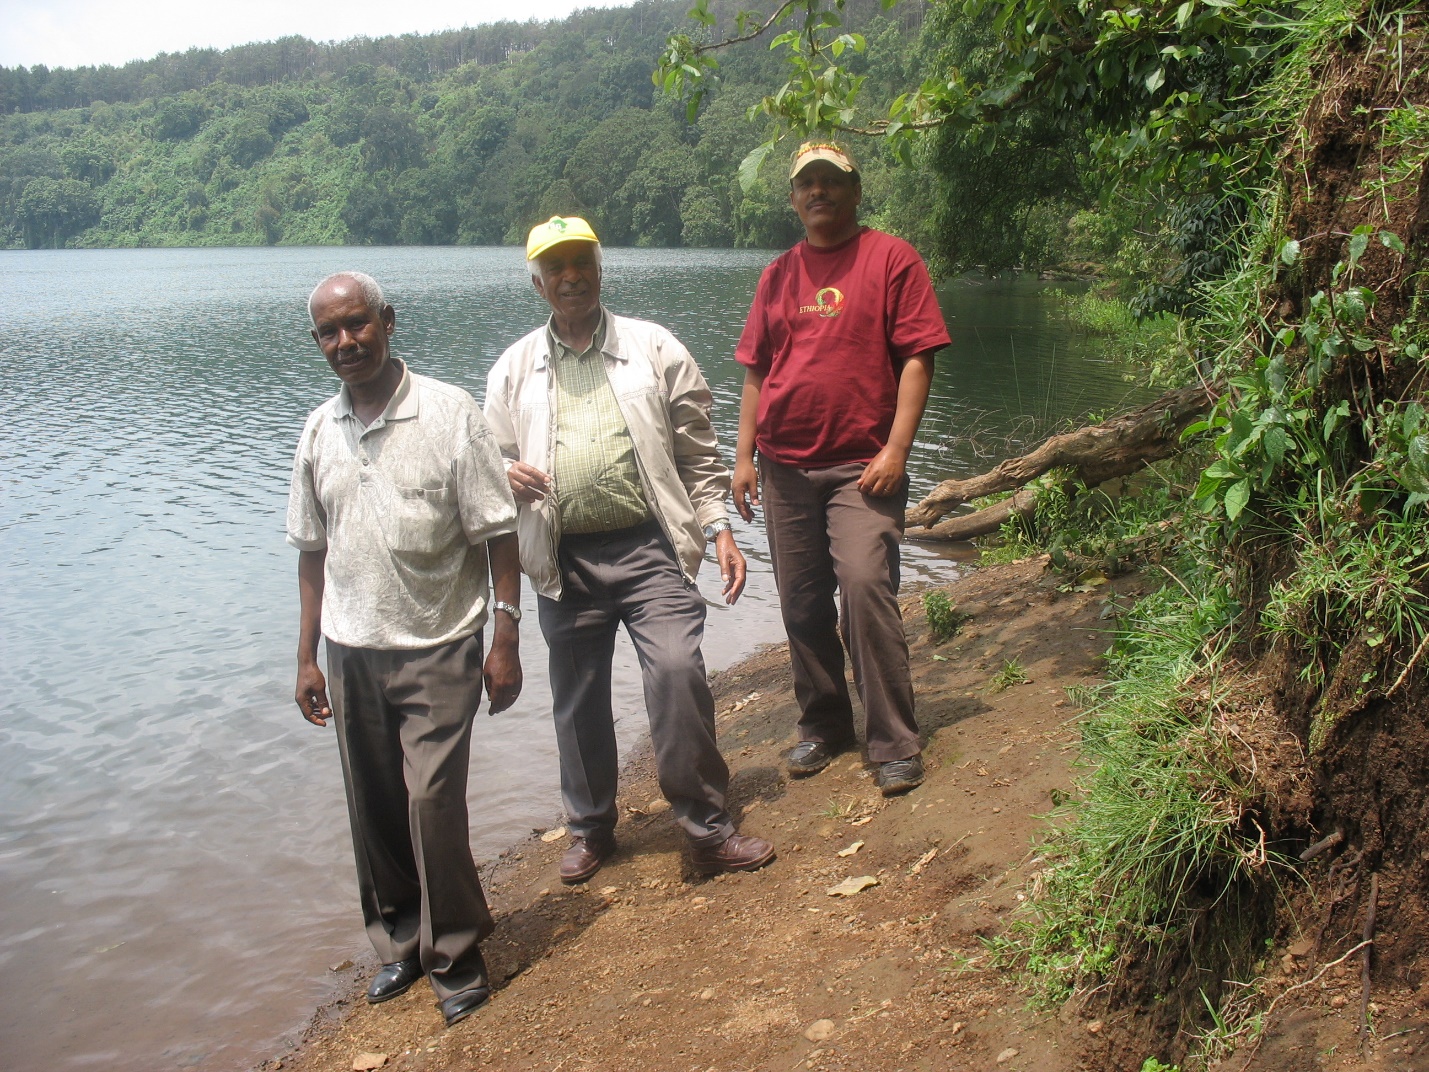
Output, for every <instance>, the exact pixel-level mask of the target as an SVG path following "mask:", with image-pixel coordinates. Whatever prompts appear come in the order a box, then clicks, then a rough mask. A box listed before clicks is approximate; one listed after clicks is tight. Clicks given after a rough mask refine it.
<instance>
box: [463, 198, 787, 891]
mask: <svg viewBox="0 0 1429 1072" xmlns="http://www.w3.org/2000/svg"><path fill="white" fill-rule="evenodd" d="M526 257H527V266H528V268H529V269H530V272H531V279H532V282H533V283H534V284H535V287H536V291H537V292H538V293H539V294H540V295H541V297H542V298H544V299H545V300H546V302H547V303H548V304H549V305H550V307H551V316H550V319H549V320H548V321H547V322H546V323H545V324H544V325H543V326H542V327H539V328H537V329H536V330H535V331H533V332H531V333H530V334H528V335H526V336H525V337H524V338H522V339H520V340H519V341H517V342H516V343H515V344H514V345H512V346H511V347H510V348H509V349H508V350H507V351H506V352H505V353H504V354H502V355H501V357H500V358H499V359H498V360H497V362H496V364H495V365H494V366H493V367H492V370H491V373H490V374H489V376H488V378H487V385H486V410H485V411H486V419H487V422H488V423H489V424H490V425H491V428H492V431H493V432H494V433H495V435H496V439H497V443H498V444H499V446H500V448H501V452H502V454H503V456H504V457H505V459H506V462H507V476H508V479H509V481H510V485H511V491H512V494H513V495H514V496H515V498H516V504H517V535H518V538H519V542H520V552H521V567H522V569H523V571H524V572H525V573H526V575H527V576H528V577H530V578H531V584H532V586H533V587H534V588H535V590H536V593H537V606H538V609H539V612H540V621H541V631H542V633H543V634H544V635H545V638H546V642H547V644H548V645H549V646H550V680H551V693H552V699H553V707H554V711H553V714H554V717H555V724H556V743H557V746H558V748H559V750H560V761H561V794H562V797H563V800H564V803H565V808H566V815H567V818H568V820H569V824H570V829H571V833H572V835H573V840H572V843H571V845H570V847H569V848H568V849H567V850H566V853H565V855H564V856H563V857H562V860H561V880H562V881H563V882H566V883H568V884H573V883H578V882H584V881H586V880H587V879H589V878H590V877H591V876H592V875H594V874H595V873H596V871H598V870H599V869H600V867H601V865H602V864H603V863H604V862H605V861H606V859H608V858H609V856H610V855H611V853H612V852H614V851H615V822H616V808H615V792H616V782H617V775H618V758H617V754H616V742H615V724H614V717H613V712H612V710H611V698H610V680H611V658H612V655H613V653H614V646H615V634H616V631H617V629H618V628H619V626H620V625H621V624H624V626H625V629H626V632H627V633H628V634H629V636H630V639H631V641H632V643H633V644H634V645H635V649H636V652H637V654H638V655H639V658H640V666H641V673H642V677H643V684H644V688H645V707H646V712H647V714H648V716H649V719H650V738H651V743H652V746H653V749H654V753H655V762H656V768H657V771H658V774H659V779H660V789H661V791H662V792H663V793H664V794H665V797H666V799H667V800H669V802H670V805H671V808H672V810H673V812H674V815H675V818H676V819H677V820H678V821H679V823H680V825H681V827H683V828H684V831H685V833H686V835H688V837H689V839H690V847H691V852H692V856H693V859H694V863H695V867H696V868H697V869H699V870H700V871H703V872H705V873H707V874H714V873H716V872H719V871H725V870H741V871H748V870H754V869H755V868H758V867H762V866H764V865H765V864H766V863H768V862H769V861H770V860H771V859H773V858H774V849H773V847H772V846H771V845H770V844H769V843H768V842H767V841H764V840H763V839H761V838H756V837H748V836H745V835H741V834H738V833H736V832H735V828H734V823H733V820H732V819H731V818H730V815H729V811H728V809H727V808H726V806H725V793H726V791H727V789H728V785H729V768H728V767H727V766H726V765H725V762H724V759H723V757H721V755H720V753H719V749H718V747H717V746H716V744H715V722H714V699H713V697H712V696H711V694H710V689H709V684H708V681H707V680H706V677H705V665H704V657H703V656H702V655H701V653H700V641H701V639H702V637H703V635H704V623H705V604H704V599H703V597H702V596H701V595H700V592H699V589H698V588H696V587H695V574H696V572H697V571H698V569H699V567H700V563H701V561H702V560H703V558H704V551H705V544H706V542H707V541H708V540H713V541H714V544H715V556H716V559H717V561H718V562H719V568H720V577H721V579H722V580H723V582H724V587H723V594H724V598H725V601H726V602H728V603H733V602H734V601H735V600H737V599H738V598H739V595H740V592H741V591H742V590H743V588H744V579H745V563H744V556H743V555H742V554H740V552H739V548H738V547H736V546H735V543H734V537H733V534H732V533H731V532H730V527H729V518H728V515H727V513H726V511H725V505H724V502H725V498H726V496H727V495H728V492H729V470H728V469H727V468H726V467H725V464H724V462H723V461H722V460H721V459H720V456H719V447H718V444H717V442H716V440H715V433H714V429H713V428H712V427H711V425H710V420H709V409H710V404H711V401H712V399H711V395H710V391H709V388H708V386H706V384H705V381H704V377H703V376H702V375H701V374H700V370H699V367H698V366H697V365H696V364H695V361H694V358H692V357H691V356H690V354H689V351H687V350H686V349H685V348H684V347H683V346H681V345H680V343H679V340H677V339H676V338H675V337H674V336H673V335H672V334H670V332H669V331H667V330H665V329H664V328H662V327H660V326H659V325H658V324H651V323H648V322H646V321H642V320H633V319H630V318H628V317H622V316H615V315H614V314H612V313H610V312H609V311H608V310H606V309H605V307H604V306H602V305H601V304H600V284H601V248H600V242H599V241H598V240H597V238H596V236H595V232H594V231H592V230H591V228H590V226H589V225H588V224H587V223H586V222H585V221H584V220H582V219H579V218H577V217H565V218H563V217H559V216H557V217H552V218H551V220H550V221H549V222H547V223H543V224H541V225H540V226H538V227H536V228H534V229H533V230H532V231H531V235H530V239H529V240H528V242H527V246H526Z"/></svg>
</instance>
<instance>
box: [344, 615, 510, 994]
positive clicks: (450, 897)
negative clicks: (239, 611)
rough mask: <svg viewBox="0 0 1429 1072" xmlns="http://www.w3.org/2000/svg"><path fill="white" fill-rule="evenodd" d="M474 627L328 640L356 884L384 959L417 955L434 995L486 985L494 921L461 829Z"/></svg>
mask: <svg viewBox="0 0 1429 1072" xmlns="http://www.w3.org/2000/svg"><path fill="white" fill-rule="evenodd" d="M481 654H482V644H481V635H480V634H477V635H476V636H471V637H467V638H465V639H463V640H455V641H452V642H451V643H450V644H444V645H442V646H441V647H438V648H428V649H425V650H421V651H378V650H374V649H370V648H349V647H345V646H344V645H342V644H334V643H333V642H332V641H330V640H329V641H328V642H327V659H328V698H329V699H330V700H331V701H332V709H333V714H334V715H336V716H337V742H338V749H339V751H340V753H341V755H342V773H343V782H344V784H345V785H346V787H347V810H348V815H349V817H350V818H351V821H352V846H353V849H354V851H355V853H356V857H357V886H358V892H359V894H360V895H361V899H362V917H363V920H364V922H365V923H366V925H367V936H368V937H369V938H370V939H371V940H372V946H373V948H374V949H376V950H377V955H378V956H379V957H380V958H381V959H382V962H383V963H384V964H391V963H392V962H394V961H398V960H407V959H409V958H411V957H414V956H420V957H421V960H422V969H423V970H424V971H425V972H426V973H427V975H428V977H429V978H430V979H431V983H432V989H433V990H434V991H435V992H436V995H437V998H438V999H439V1000H442V999H445V998H448V997H451V996H452V995H453V994H459V993H461V992H462V991H463V990H470V989H472V988H473V987H478V986H486V985H487V978H486V965H485V963H484V962H483V961H482V958H481V949H480V948H479V946H478V943H479V942H480V941H481V939H482V938H485V937H486V936H487V935H488V934H490V933H491V931H492V929H493V927H494V924H493V922H492V919H491V912H490V910H489V909H488V908H487V906H486V897H485V895H484V894H483V893H482V890H481V879H480V878H479V877H478V876H477V872H476V863H475V862H474V861H473V860H472V857H471V844H470V841H469V839H468V835H467V813H466V780H467V767H468V763H469V759H470V755H471V723H472V718H473V716H475V714H476V708H477V704H478V703H480V701H481Z"/></svg>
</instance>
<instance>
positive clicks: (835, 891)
mask: <svg viewBox="0 0 1429 1072" xmlns="http://www.w3.org/2000/svg"><path fill="white" fill-rule="evenodd" d="M877 885H878V879H876V878H874V877H873V876H872V875H859V876H858V877H857V878H846V879H844V880H843V881H842V882H840V883H839V884H838V885H837V886H830V887H829V888H828V890H826V891H825V892H826V893H827V894H828V895H829V896H830V897H852V896H853V895H854V894H856V893H862V892H863V891H864V890H866V889H868V888H869V887H870V886H877Z"/></svg>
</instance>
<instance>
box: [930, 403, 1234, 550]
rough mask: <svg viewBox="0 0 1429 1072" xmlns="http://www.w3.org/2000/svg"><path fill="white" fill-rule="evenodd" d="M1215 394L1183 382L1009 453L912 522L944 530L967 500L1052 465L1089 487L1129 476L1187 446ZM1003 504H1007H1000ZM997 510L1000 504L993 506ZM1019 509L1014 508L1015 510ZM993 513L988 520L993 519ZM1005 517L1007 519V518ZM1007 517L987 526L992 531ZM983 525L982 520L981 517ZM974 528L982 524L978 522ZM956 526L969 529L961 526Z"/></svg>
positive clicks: (933, 497) (942, 489) (936, 493)
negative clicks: (1188, 432)
mask: <svg viewBox="0 0 1429 1072" xmlns="http://www.w3.org/2000/svg"><path fill="white" fill-rule="evenodd" d="M1215 397H1216V396H1215V394H1214V393H1213V392H1212V391H1211V389H1210V388H1208V387H1183V388H1181V389H1179V390H1176V391H1168V392H1166V394H1164V395H1162V396H1161V397H1160V398H1158V399H1156V400H1155V401H1154V402H1149V403H1147V404H1146V405H1144V406H1142V407H1141V408H1140V409H1137V410H1133V411H1132V412H1130V413H1123V414H1120V415H1118V416H1116V417H1112V418H1111V419H1110V420H1107V421H1103V422H1102V423H1101V424H1095V425H1091V426H1089V427H1086V428H1079V429H1077V430H1076V431H1074V432H1064V433H1062V434H1061V435H1054V436H1052V438H1050V439H1048V440H1047V441H1046V442H1045V443H1043V444H1042V445H1041V446H1040V447H1038V448H1037V449H1036V450H1034V451H1032V452H1031V453H1030V454H1024V455H1022V456H1021V457H1020V458H1009V459H1008V460H1007V461H1005V462H1002V463H1001V464H1000V465H998V466H997V467H996V468H995V469H992V470H990V471H989V472H986V473H983V474H982V475H981V476H974V477H969V478H968V479H966V480H944V481H943V482H942V483H941V484H939V485H938V486H937V487H936V488H934V489H933V491H932V493H931V494H930V495H928V497H927V498H925V499H924V500H923V501H922V502H920V503H919V504H918V505H917V506H915V507H913V509H912V510H910V511H909V512H908V524H909V525H910V526H911V525H922V526H923V527H924V528H928V529H933V530H934V532H939V531H952V529H951V528H950V529H949V530H944V529H943V526H942V525H937V527H936V528H934V526H935V525H936V524H937V522H938V520H939V519H940V518H941V517H943V515H945V514H947V513H949V512H950V511H952V510H954V509H956V508H957V507H958V506H961V505H962V504H963V503H965V502H968V501H970V500H972V499H976V498H979V497H981V496H983V495H994V494H996V493H997V492H1000V491H1011V490H1012V489H1014V488H1020V487H1022V485H1024V484H1026V483H1027V482H1028V481H1029V480H1035V479H1036V478H1037V477H1039V476H1041V475H1042V474H1043V473H1045V472H1048V471H1049V470H1052V469H1070V470H1072V471H1073V472H1074V473H1075V474H1076V476H1077V478H1078V479H1080V480H1081V481H1082V483H1084V484H1086V486H1087V487H1096V486H1097V485H1098V484H1101V483H1103V482H1104V481H1107V480H1111V479H1113V478H1115V477H1119V476H1127V475H1129V474H1131V473H1134V472H1136V471H1137V470H1138V469H1142V468H1144V467H1145V466H1147V465H1150V464H1151V463H1152V462H1154V461H1160V460H1161V459H1162V458H1166V457H1169V456H1170V455H1172V454H1174V453H1175V452H1176V451H1177V450H1178V449H1179V448H1180V445H1181V431H1182V429H1184V428H1185V427H1186V426H1187V425H1189V424H1190V423H1191V422H1192V421H1194V420H1195V419H1196V418H1197V417H1201V416H1204V414H1205V413H1206V411H1207V410H1208V409H1209V408H1210V406H1211V403H1212V401H1214V399H1215ZM997 505H998V506H1000V505H1001V504H997ZM989 509H996V507H989ZM1011 509H1013V508H1009V510H1011ZM983 513H986V511H978V513H975V514H969V515H968V516H967V517H966V518H955V519H954V520H953V521H950V522H947V524H948V525H949V526H950V527H951V526H954V525H956V523H957V522H962V521H971V519H973V518H976V517H978V516H979V515H980V514H983ZM990 518H991V515H989V518H988V519H987V520H990ZM1003 520H1006V518H1005V517H1004V518H1003ZM1001 523H1002V522H1001V521H999V522H998V523H997V524H995V525H992V526H991V527H990V528H987V529H985V530H983V531H984V532H991V531H992V529H994V528H996V527H997V525H1000V524H1001ZM978 524H982V522H978ZM973 527H976V525H974V526H973ZM956 531H960V532H967V530H966V529H963V528H961V527H959V528H957V529H956ZM975 535H982V533H979V532H968V534H967V535H961V536H935V535H934V533H933V532H929V533H923V534H920V536H914V537H910V538H911V539H918V538H922V539H945V540H946V539H964V540H965V539H971V538H972V537H973V536H975Z"/></svg>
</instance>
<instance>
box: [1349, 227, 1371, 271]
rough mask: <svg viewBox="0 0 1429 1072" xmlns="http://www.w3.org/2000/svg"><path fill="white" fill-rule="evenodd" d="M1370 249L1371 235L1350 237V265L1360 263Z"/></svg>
mask: <svg viewBox="0 0 1429 1072" xmlns="http://www.w3.org/2000/svg"><path fill="white" fill-rule="evenodd" d="M1368 248H1369V235H1367V234H1357V235H1352V236H1351V237H1350V263H1352V264H1353V263H1354V262H1355V261H1358V260H1359V259H1360V258H1361V257H1363V256H1364V251H1365V250H1366V249H1368Z"/></svg>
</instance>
